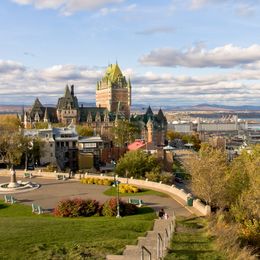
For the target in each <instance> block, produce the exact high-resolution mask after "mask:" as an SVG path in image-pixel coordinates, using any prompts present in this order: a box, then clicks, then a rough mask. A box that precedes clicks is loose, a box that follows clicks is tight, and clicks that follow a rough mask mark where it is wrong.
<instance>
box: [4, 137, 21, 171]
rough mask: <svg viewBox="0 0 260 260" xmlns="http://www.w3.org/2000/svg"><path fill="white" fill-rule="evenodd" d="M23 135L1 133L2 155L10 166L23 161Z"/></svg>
mask: <svg viewBox="0 0 260 260" xmlns="http://www.w3.org/2000/svg"><path fill="white" fill-rule="evenodd" d="M20 144H21V135H20V134H18V133H9V134H8V133H4V134H2V135H0V157H1V159H2V161H3V162H4V163H6V164H7V166H8V168H11V167H12V166H13V165H18V164H20V162H21V158H22V154H23V148H22V146H21V145H20Z"/></svg>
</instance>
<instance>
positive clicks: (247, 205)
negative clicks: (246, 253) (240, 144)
mask: <svg viewBox="0 0 260 260" xmlns="http://www.w3.org/2000/svg"><path fill="white" fill-rule="evenodd" d="M259 169H260V145H256V146H254V147H252V150H251V151H250V152H248V151H246V150H245V151H243V152H242V154H241V155H240V156H239V157H238V158H236V159H235V160H234V162H233V165H232V173H234V174H233V176H232V177H233V178H232V185H231V189H232V191H233V196H237V198H238V199H237V200H234V202H233V204H232V206H231V211H230V212H231V214H232V215H233V217H234V219H235V221H236V222H238V223H239V224H240V227H241V233H242V236H243V237H244V238H245V239H246V240H247V241H248V242H249V243H250V244H255V245H257V246H260V242H259V241H260V203H259V199H260V170H259ZM257 243H258V244H257Z"/></svg>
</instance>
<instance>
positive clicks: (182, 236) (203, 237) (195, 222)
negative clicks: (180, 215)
mask: <svg viewBox="0 0 260 260" xmlns="http://www.w3.org/2000/svg"><path fill="white" fill-rule="evenodd" d="M170 259H182V260H188V259H189V260H197V259H199V260H204V259H205V260H208V259H210V260H222V259H225V258H224V257H223V256H222V255H221V254H220V253H219V252H217V251H216V250H214V240H213V238H212V237H209V236H208V235H207V234H206V231H205V220H204V219H202V218H190V219H179V220H177V232H176V234H174V236H173V239H172V242H171V248H170V250H169V254H168V255H167V256H166V258H165V260H170Z"/></svg>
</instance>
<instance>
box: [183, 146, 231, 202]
mask: <svg viewBox="0 0 260 260" xmlns="http://www.w3.org/2000/svg"><path fill="white" fill-rule="evenodd" d="M186 167H187V169H188V171H189V173H190V175H191V188H192V191H193V193H194V194H195V195H196V196H198V197H199V198H202V199H203V200H204V201H205V202H206V203H207V204H210V205H212V206H216V207H225V206H226V197H227V194H226V191H227V183H228V179H229V175H228V163H227V155H226V154H225V153H224V152H223V151H221V150H217V149H214V148H212V147H211V146H209V145H207V144H203V145H202V147H201V149H200V151H199V153H198V156H194V157H192V158H191V159H190V160H189V161H187V165H186Z"/></svg>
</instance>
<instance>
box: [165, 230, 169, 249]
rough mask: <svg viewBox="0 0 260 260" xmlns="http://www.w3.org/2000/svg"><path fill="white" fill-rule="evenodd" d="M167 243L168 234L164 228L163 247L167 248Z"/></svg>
mask: <svg viewBox="0 0 260 260" xmlns="http://www.w3.org/2000/svg"><path fill="white" fill-rule="evenodd" d="M168 242H169V233H168V230H167V228H165V235H164V246H165V247H167V245H168Z"/></svg>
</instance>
